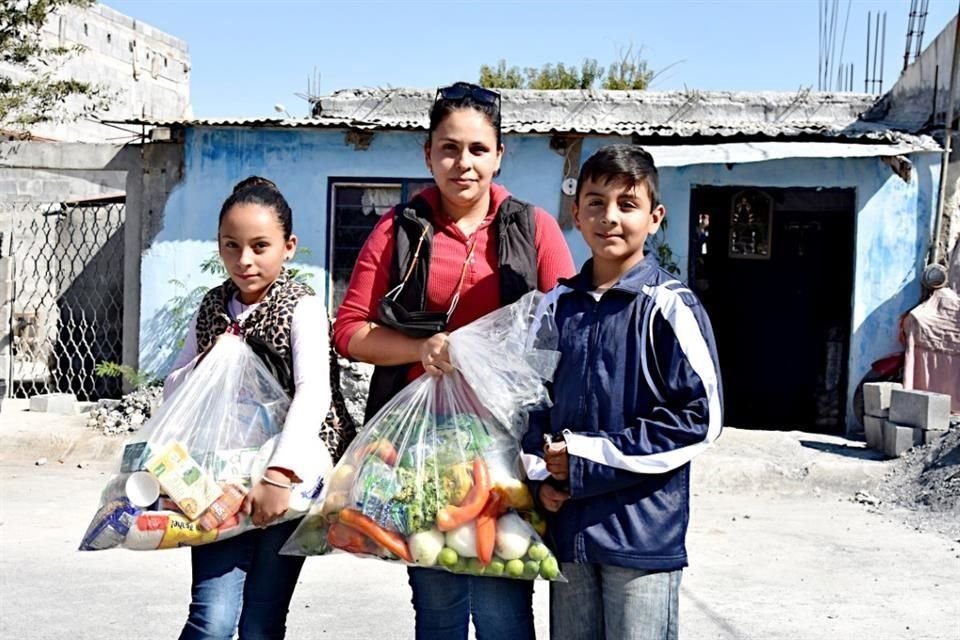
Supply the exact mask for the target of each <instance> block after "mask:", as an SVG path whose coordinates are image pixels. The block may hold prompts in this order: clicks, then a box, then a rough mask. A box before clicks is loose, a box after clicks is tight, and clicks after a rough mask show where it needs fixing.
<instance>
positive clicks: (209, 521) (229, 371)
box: [80, 335, 332, 551]
mask: <svg viewBox="0 0 960 640" xmlns="http://www.w3.org/2000/svg"><path fill="white" fill-rule="evenodd" d="M289 406H290V398H289V396H287V394H286V392H285V391H284V389H283V388H282V387H281V386H280V384H279V383H278V382H277V380H276V378H274V377H273V375H272V374H271V373H270V372H269V370H268V369H267V368H266V367H265V366H264V365H263V363H262V362H261V360H260V358H259V357H257V356H256V355H255V354H254V352H253V351H252V350H251V349H250V347H249V346H247V344H246V343H245V342H243V340H242V339H241V338H239V337H237V336H233V335H226V336H224V337H222V338H220V339H219V340H218V341H217V343H216V345H215V346H214V348H213V349H212V350H211V351H210V352H209V353H208V354H207V356H206V357H205V358H203V359H202V360H201V361H200V363H199V364H198V365H197V366H196V369H195V370H194V371H193V372H191V373H190V375H189V377H188V378H187V379H186V380H184V381H183V382H182V383H181V385H180V386H179V387H178V388H177V389H176V390H175V391H174V392H173V394H172V395H171V396H170V397H169V398H168V399H167V400H166V401H165V402H163V404H161V405H160V408H159V410H158V411H157V412H156V413H155V414H154V415H153V417H151V418H150V420H149V421H148V422H147V423H146V424H144V426H143V427H141V429H140V431H139V432H138V433H137V435H136V436H134V438H133V439H132V440H131V441H130V442H128V443H127V444H126V445H125V446H124V449H123V456H122V459H121V461H120V467H119V471H118V473H117V474H115V475H114V476H113V477H112V478H111V479H110V481H109V483H108V484H107V486H106V488H105V489H104V491H103V493H102V495H101V498H100V508H99V510H98V511H97V513H96V515H95V516H94V517H93V521H92V522H91V523H90V526H89V528H88V529H87V532H86V533H85V534H84V536H83V540H82V541H81V543H80V550H81V551H94V550H100V549H109V548H112V547H123V548H126V549H136V550H151V549H170V548H174V547H181V546H195V545H201V544H207V543H210V542H214V541H216V540H224V539H226V538H230V537H233V536H235V535H238V534H240V533H243V532H244V531H247V530H249V529H252V528H254V525H253V523H252V522H251V520H250V517H249V516H246V515H244V514H243V512H242V511H241V506H242V504H243V500H244V498H245V497H246V494H247V492H248V491H249V490H250V487H251V486H252V485H253V483H255V482H258V481H259V480H260V478H261V477H262V476H263V474H264V472H265V470H266V468H267V466H268V465H269V461H270V458H271V456H272V455H273V450H274V448H275V446H276V443H277V439H278V436H279V434H280V432H281V430H282V429H283V424H284V420H285V418H286V415H287V409H288V408H289ZM324 464H326V469H327V470H329V469H330V466H331V465H332V463H331V461H330V460H329V459H327V460H326V461H323V460H318V461H317V465H316V466H317V468H316V475H311V477H310V478H305V479H304V482H303V483H301V484H299V485H294V489H293V492H292V494H291V497H290V508H289V509H288V511H287V513H286V514H285V516H284V517H283V518H280V519H279V520H277V522H282V521H284V520H289V519H291V518H294V517H297V516H301V515H303V513H304V512H305V511H306V510H307V509H308V508H309V506H310V504H311V502H312V500H313V499H314V498H316V497H317V496H318V495H319V493H320V485H321V475H320V474H321V472H322V471H323V468H324Z"/></svg>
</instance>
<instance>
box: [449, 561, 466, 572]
mask: <svg viewBox="0 0 960 640" xmlns="http://www.w3.org/2000/svg"><path fill="white" fill-rule="evenodd" d="M450 571H453V572H454V573H466V572H467V560H466V558H457V562H456V564H454V565H453V566H452V567H450Z"/></svg>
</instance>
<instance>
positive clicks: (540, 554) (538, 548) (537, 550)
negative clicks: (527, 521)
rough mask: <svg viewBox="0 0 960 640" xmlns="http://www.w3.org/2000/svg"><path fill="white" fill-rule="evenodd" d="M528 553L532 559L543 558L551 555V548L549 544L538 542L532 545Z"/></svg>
mask: <svg viewBox="0 0 960 640" xmlns="http://www.w3.org/2000/svg"><path fill="white" fill-rule="evenodd" d="M527 555H528V556H530V559H531V560H537V561H539V560H543V559H544V558H546V557H547V556H548V555H550V549H547V545H545V544H542V543H540V542H538V543H536V544H533V545H531V546H530V549H529V550H528V551H527Z"/></svg>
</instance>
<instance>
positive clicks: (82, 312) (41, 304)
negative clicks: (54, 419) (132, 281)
mask: <svg viewBox="0 0 960 640" xmlns="http://www.w3.org/2000/svg"><path fill="white" fill-rule="evenodd" d="M8 209H9V208H8ZM7 215H8V216H9V224H8V225H7V228H8V229H9V230H10V231H9V233H10V238H9V240H8V241H5V242H3V243H0V244H2V246H3V247H5V248H7V249H8V251H9V254H8V255H9V256H10V257H11V258H12V263H13V265H12V268H11V274H12V280H13V302H12V305H10V306H9V307H10V316H11V317H10V318H9V335H10V339H9V341H8V344H9V345H10V346H9V349H10V354H9V355H10V357H9V358H8V362H9V372H7V376H6V377H7V378H8V380H10V381H11V382H12V384H9V385H8V387H9V390H8V393H11V394H12V395H15V396H20V397H29V396H31V395H34V394H38V393H53V392H64V393H74V394H76V396H77V398H78V399H80V400H97V399H100V398H110V397H113V398H116V397H120V395H121V381H120V380H119V379H117V378H103V377H99V376H97V375H96V374H95V372H94V369H95V367H96V365H97V363H100V362H105V361H111V362H120V361H121V352H122V347H123V278H124V273H123V256H124V247H123V224H124V215H125V211H124V197H123V196H116V197H109V198H100V199H91V200H84V201H79V202H71V203H35V202H31V203H27V204H23V205H14V208H12V209H9V210H8V211H7Z"/></svg>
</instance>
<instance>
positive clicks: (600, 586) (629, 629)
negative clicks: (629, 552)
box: [550, 562, 683, 640]
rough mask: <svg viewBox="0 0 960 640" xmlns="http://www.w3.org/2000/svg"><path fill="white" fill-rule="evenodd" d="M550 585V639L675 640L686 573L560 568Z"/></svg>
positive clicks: (590, 566) (610, 567) (568, 565)
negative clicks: (556, 579) (560, 579)
mask: <svg viewBox="0 0 960 640" xmlns="http://www.w3.org/2000/svg"><path fill="white" fill-rule="evenodd" d="M560 571H561V572H562V573H563V575H564V577H566V579H567V580H568V581H569V582H566V583H563V582H551V583H550V638H551V640H568V639H569V640H603V639H604V638H607V639H609V640H614V639H615V640H676V639H677V633H678V630H679V620H678V608H679V601H680V577H681V576H682V575H683V571H682V570H680V569H677V570H676V571H657V572H652V571H643V570H641V569H627V568H625V567H615V566H613V565H609V564H578V563H567V562H562V563H560Z"/></svg>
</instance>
